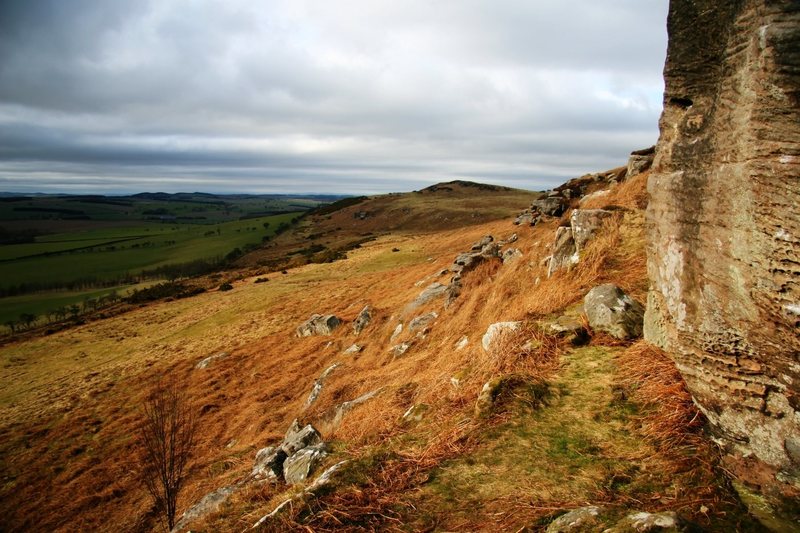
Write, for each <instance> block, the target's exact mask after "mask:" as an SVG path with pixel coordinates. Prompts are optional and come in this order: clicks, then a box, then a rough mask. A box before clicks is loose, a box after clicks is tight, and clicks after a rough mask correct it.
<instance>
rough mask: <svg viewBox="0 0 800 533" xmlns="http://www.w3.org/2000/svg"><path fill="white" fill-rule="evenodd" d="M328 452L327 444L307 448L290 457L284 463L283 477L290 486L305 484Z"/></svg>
mask: <svg viewBox="0 0 800 533" xmlns="http://www.w3.org/2000/svg"><path fill="white" fill-rule="evenodd" d="M327 456H328V451H327V448H326V446H325V443H322V442H321V443H319V444H314V445H311V446H306V447H305V448H302V449H300V450H298V451H297V452H295V453H294V454H292V455H290V456H289V457H287V458H286V461H285V462H284V463H283V477H284V479H285V480H286V483H287V484H289V485H297V484H298V483H302V482H304V481H305V480H306V479H308V477H309V476H310V475H311V474H312V473H313V472H314V470H315V469H316V468H317V466H319V464H320V463H321V462H322V460H323V459H325V457H327Z"/></svg>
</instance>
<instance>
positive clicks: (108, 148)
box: [0, 0, 667, 193]
mask: <svg viewBox="0 0 800 533" xmlns="http://www.w3.org/2000/svg"><path fill="white" fill-rule="evenodd" d="M666 4H667V2H666V0H653V1H649V2H641V0H608V1H603V2H592V1H588V0H562V1H559V2H545V1H543V0H533V1H531V0H502V1H489V0H440V1H432V0H405V1H403V2H397V1H394V0H337V1H336V2H330V1H324V0H268V1H262V2H253V1H252V0H235V1H231V0H228V1H224V2H223V1H208V0H206V1H203V0H152V1H149V2H148V1H144V0H142V1H138V2H108V1H101V0H73V1H70V2H63V1H60V0H49V1H39V2H29V1H27V0H21V1H6V2H3V3H2V7H0V190H13V191H33V190H36V191H44V192H86V191H95V192H105V193H118V192H119V193H121V192H138V191H143V190H151V191H152V190H163V191H179V190H182V191H190V190H191V191H193V190H203V191H213V192H226V191H227V192H290V191H291V192H301V191H302V192H312V191H313V192H348V193H372V192H386V191H394V190H411V189H416V188H419V187H422V186H425V185H428V184H431V183H435V182H437V181H444V180H450V179H456V178H461V179H470V180H476V181H484V182H491V183H500V184H506V185H510V186H516V187H522V188H528V189H543V188H547V187H550V186H552V185H555V184H557V183H560V182H562V181H563V180H564V179H566V178H569V177H573V176H576V175H579V174H582V173H585V172H589V171H594V170H602V169H605V168H610V167H613V166H617V165H620V164H622V163H623V162H624V160H625V157H626V155H627V154H628V153H629V152H630V151H631V150H633V149H636V148H641V147H644V146H646V145H648V144H652V143H654V142H655V140H656V137H657V120H658V114H659V113H660V110H661V98H662V91H663V82H662V79H661V69H662V65H663V61H664V54H665V50H666V30H665V22H666V9H667V5H666Z"/></svg>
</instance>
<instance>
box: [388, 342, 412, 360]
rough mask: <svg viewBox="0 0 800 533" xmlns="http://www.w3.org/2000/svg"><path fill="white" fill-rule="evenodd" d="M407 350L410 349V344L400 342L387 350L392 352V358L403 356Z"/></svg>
mask: <svg viewBox="0 0 800 533" xmlns="http://www.w3.org/2000/svg"><path fill="white" fill-rule="evenodd" d="M409 348H411V343H410V342H401V343H400V344H397V345H395V346H392V347H391V348H389V351H390V352H392V355H393V356H394V357H400V356H401V355H404V354H405V353H406V352H407V351H408V349H409Z"/></svg>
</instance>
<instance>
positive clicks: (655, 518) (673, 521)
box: [606, 511, 683, 533]
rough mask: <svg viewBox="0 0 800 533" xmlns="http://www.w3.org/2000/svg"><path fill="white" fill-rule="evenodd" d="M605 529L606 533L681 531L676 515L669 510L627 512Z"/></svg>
mask: <svg viewBox="0 0 800 533" xmlns="http://www.w3.org/2000/svg"><path fill="white" fill-rule="evenodd" d="M606 531H607V532H608V533H612V532H613V533H629V532H630V533H634V532H637V533H639V532H640V533H645V532H648V531H663V532H679V531H683V528H682V527H681V525H680V522H679V521H678V517H677V515H676V514H675V513H673V512H671V511H670V512H664V513H646V512H638V513H631V514H629V515H628V516H626V517H625V518H623V519H622V520H620V521H619V522H617V523H616V524H615V525H614V526H613V527H611V528H610V529H607V530H606Z"/></svg>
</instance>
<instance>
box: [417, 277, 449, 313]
mask: <svg viewBox="0 0 800 533" xmlns="http://www.w3.org/2000/svg"><path fill="white" fill-rule="evenodd" d="M446 292H447V285H443V284H442V283H431V284H430V285H428V286H427V287H425V290H423V291H422V292H421V293H419V296H417V297H416V299H415V300H414V302H413V303H412V305H413V306H414V307H418V306H421V305H425V304H426V303H428V302H430V301H431V300H433V299H435V298H439V297H441V296H444V295H445V293H446Z"/></svg>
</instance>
